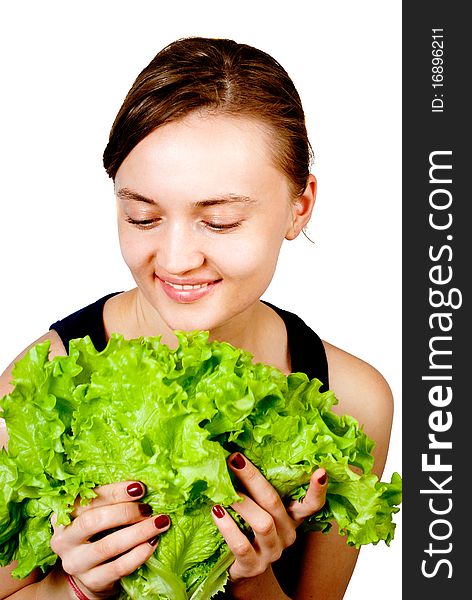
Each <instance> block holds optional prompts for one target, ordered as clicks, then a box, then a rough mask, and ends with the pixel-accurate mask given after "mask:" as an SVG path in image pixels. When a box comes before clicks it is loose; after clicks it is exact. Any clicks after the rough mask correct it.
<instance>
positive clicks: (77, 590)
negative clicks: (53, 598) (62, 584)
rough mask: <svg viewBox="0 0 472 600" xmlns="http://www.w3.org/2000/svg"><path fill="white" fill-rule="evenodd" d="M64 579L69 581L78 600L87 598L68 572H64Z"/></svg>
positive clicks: (87, 599)
mask: <svg viewBox="0 0 472 600" xmlns="http://www.w3.org/2000/svg"><path fill="white" fill-rule="evenodd" d="M66 579H67V581H68V582H69V585H70V587H71V588H72V589H73V590H74V594H75V595H76V596H77V598H78V599H79V600H89V598H87V596H86V595H85V594H84V593H83V591H82V590H81V589H80V588H79V586H78V585H77V584H76V583H75V581H74V578H73V577H72V575H69V573H66Z"/></svg>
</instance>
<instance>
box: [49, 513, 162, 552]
mask: <svg viewBox="0 0 472 600" xmlns="http://www.w3.org/2000/svg"><path fill="white" fill-rule="evenodd" d="M151 515H152V508H151V507H150V506H149V504H143V503H140V502H122V503H121V504H109V505H107V506H98V507H96V508H92V509H90V510H87V511H84V512H82V513H81V514H80V515H79V516H78V517H77V518H76V519H74V520H73V521H72V523H71V524H70V525H68V526H67V527H65V528H62V529H57V528H56V530H57V534H58V535H59V534H60V535H61V538H63V539H64V541H65V543H66V545H68V546H76V545H78V544H83V543H84V542H86V541H88V540H89V539H90V538H91V537H93V536H94V535H96V534H98V533H100V532H102V531H107V530H109V529H113V528H115V527H124V526H125V525H131V524H133V523H137V522H139V521H142V520H144V519H146V518H148V517H150V516H151Z"/></svg>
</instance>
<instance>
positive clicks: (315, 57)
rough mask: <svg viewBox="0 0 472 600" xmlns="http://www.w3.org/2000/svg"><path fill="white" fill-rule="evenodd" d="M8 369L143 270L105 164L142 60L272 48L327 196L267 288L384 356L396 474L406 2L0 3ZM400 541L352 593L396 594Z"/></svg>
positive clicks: (337, 336) (344, 341)
mask: <svg viewBox="0 0 472 600" xmlns="http://www.w3.org/2000/svg"><path fill="white" fill-rule="evenodd" d="M0 22H1V25H0V50H1V54H0V56H1V58H0V61H1V94H0V119H1V144H0V152H1V155H0V169H1V192H0V193H1V206H0V261H1V282H2V290H1V308H2V310H1V312H0V368H2V369H3V368H4V367H6V365H7V364H8V363H9V362H10V361H11V360H12V359H13V358H14V357H15V356H16V355H17V354H18V353H19V352H20V351H21V350H22V349H23V348H24V347H25V346H26V345H27V344H29V343H30V342H31V341H33V340H34V339H36V338H37V337H39V336H40V335H41V334H42V333H44V332H45V331H46V330H47V329H48V327H49V325H50V323H52V322H53V321H55V320H56V319H58V318H61V317H64V316H66V315H67V314H69V313H70V312H72V311H74V310H76V309H78V308H80V307H82V306H84V305H86V304H88V303H90V302H92V301H94V300H95V299H97V298H99V297H100V296H102V295H104V294H106V293H108V292H110V291H115V290H123V289H128V288H130V287H132V286H133V285H134V282H133V281H132V279H131V277H130V275H129V274H128V272H127V268H126V266H125V265H124V263H123V261H122V259H121V255H120V252H119V248H118V243H117V236H116V232H115V218H114V199H113V190H112V183H111V181H110V180H109V179H108V177H107V175H106V173H105V171H104V170H103V168H102V165H101V157H102V152H103V149H104V147H105V145H106V142H107V136H108V132H109V129H110V126H111V124H112V121H113V119H114V116H115V114H116V112H117V110H118V108H119V106H120V105H121V102H122V100H123V99H124V96H125V94H126V92H127V91H128V89H129V87H130V86H131V84H132V82H133V81H134V78H135V77H136V76H137V74H138V72H139V71H140V70H141V69H142V68H143V67H144V66H145V65H146V64H147V63H148V62H149V61H150V60H151V58H152V57H153V56H154V55H155V54H156V53H157V52H158V50H160V49H161V48H162V47H163V46H164V45H165V44H167V43H169V42H171V41H173V40H174V39H177V38H179V37H184V36H188V35H204V36H212V37H230V38H233V39H235V40H237V41H239V42H245V43H249V44H252V45H255V46H258V47H260V48H261V49H263V50H265V51H267V52H269V53H270V54H272V55H273V56H274V57H275V58H276V59H277V60H279V62H281V64H282V65H283V66H284V67H285V68H286V70H287V71H288V72H289V74H290V75H291V76H292V78H293V80H294V82H295V85H296V87H297V88H298V91H299V93H300V95H301V97H302V101H303V104H304V107H305V111H306V114H307V125H308V128H309V134H310V138H311V142H312V146H313V149H314V152H315V156H316V159H315V163H314V167H313V172H314V173H315V175H316V177H317V179H318V185H319V189H318V200H317V204H316V207H315V211H314V216H313V219H312V222H311V224H310V226H309V229H308V234H309V235H310V237H311V239H312V240H314V242H315V243H314V244H311V243H310V242H309V241H308V240H306V239H305V238H304V237H303V236H300V238H299V239H297V240H295V241H294V242H287V243H286V245H285V246H284V247H283V250H282V255H281V259H280V264H279V269H278V272H277V274H276V277H275V279H274V281H273V283H272V284H271V287H270V288H269V290H268V291H267V293H266V294H265V296H264V297H265V298H266V299H268V300H270V301H272V302H274V303H275V304H278V305H279V306H281V307H285V308H287V309H288V310H291V311H293V312H296V313H298V314H299V315H300V316H301V317H302V318H303V319H304V320H305V321H306V322H307V323H308V324H309V325H311V326H312V327H313V328H314V329H315V330H316V331H317V332H318V333H319V334H320V336H321V337H322V338H324V339H326V340H328V341H330V342H331V343H333V344H335V345H337V346H340V347H341V348H343V349H345V350H347V351H349V352H351V353H352V354H355V355H357V356H360V357H361V358H363V359H364V360H366V361H368V362H370V363H371V364H373V365H374V366H375V367H377V368H378V369H379V370H380V371H381V372H382V373H383V375H384V376H385V377H386V379H387V381H388V382H389V384H390V386H391V388H392V390H393V393H394V397H395V406H396V409H395V421H394V428H393V435H392V443H391V449H390V454H389V458H388V462H387V466H386V470H385V473H384V476H383V479H388V480H389V479H390V475H391V473H392V472H393V471H400V472H401V431H400V425H401V396H400V394H401V337H400V336H401V277H400V276H401V273H400V264H401V230H400V222H401V2H383V3H381V2H376V1H373V0H372V1H360V2H350V1H349V0H343V1H338V2H331V3H327V2H322V1H321V0H320V1H306V2H303V1H300V2H291V3H289V2H283V3H282V2H274V1H272V2H262V1H261V2H257V1H255V0H252V1H247V0H244V1H242V0H239V1H238V2H222V1H221V0H220V1H211V0H200V1H199V2H194V1H182V0H180V1H179V2H176V3H175V4H174V6H173V7H171V6H170V3H169V2H166V3H164V2H159V1H157V0H156V1H153V2H152V1H146V0H134V1H133V2H123V1H116V0H115V1H111V0H101V1H100V2H93V1H90V0H88V1H84V0H82V1H81V2H75V3H72V2H62V1H59V0H57V1H42V2H35V1H34V0H30V1H28V2H26V1H20V0H17V1H16V2H15V3H2V5H1V8H0ZM395 520H396V522H397V533H396V537H395V539H394V541H393V542H392V544H391V546H390V548H387V547H386V546H385V545H384V544H383V543H382V544H379V545H377V546H369V547H366V548H364V549H363V550H362V551H361V555H360V558H359V562H358V566H357V568H356V571H355V573H354V576H353V579H352V581H351V584H350V586H349V589H348V592H347V593H346V596H345V599H346V600H376V599H377V598H379V597H381V598H382V600H398V599H399V598H400V597H401V512H400V513H399V514H398V515H397V516H396V517H395Z"/></svg>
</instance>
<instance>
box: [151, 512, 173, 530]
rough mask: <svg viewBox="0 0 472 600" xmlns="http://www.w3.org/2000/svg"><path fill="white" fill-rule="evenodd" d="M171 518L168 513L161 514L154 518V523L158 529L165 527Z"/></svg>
mask: <svg viewBox="0 0 472 600" xmlns="http://www.w3.org/2000/svg"><path fill="white" fill-rule="evenodd" d="M169 523H170V519H169V517H168V516H167V515H159V516H158V517H156V518H155V519H154V525H155V526H156V528H157V529H163V528H164V527H167V525H169Z"/></svg>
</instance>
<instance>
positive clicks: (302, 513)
mask: <svg viewBox="0 0 472 600" xmlns="http://www.w3.org/2000/svg"><path fill="white" fill-rule="evenodd" d="M327 489H328V475H327V473H326V471H325V469H316V471H314V473H313V474H312V476H311V477H310V485H309V487H308V490H307V493H306V495H305V497H304V498H303V500H301V501H300V502H298V501H293V502H291V503H290V504H289V505H288V507H287V512H288V514H289V515H290V516H291V517H292V518H293V519H294V520H295V521H296V522H297V523H301V522H302V521H303V520H304V519H306V518H307V517H310V516H311V515H313V514H315V513H316V512H318V511H319V510H321V509H322V508H323V506H324V505H325V502H326V492H327Z"/></svg>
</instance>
